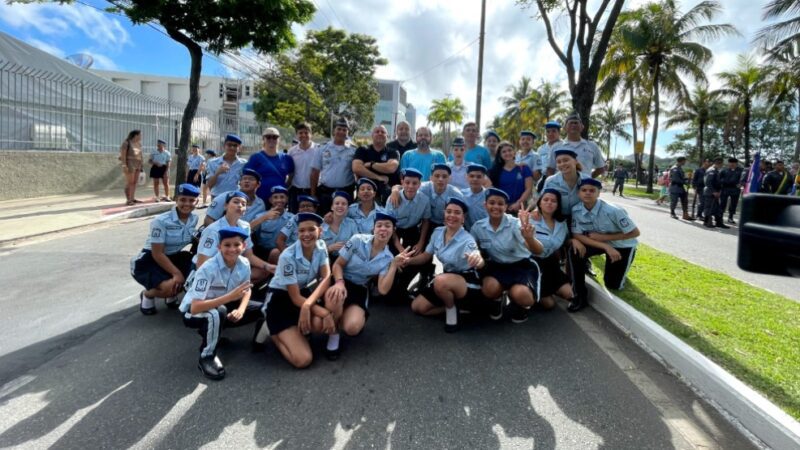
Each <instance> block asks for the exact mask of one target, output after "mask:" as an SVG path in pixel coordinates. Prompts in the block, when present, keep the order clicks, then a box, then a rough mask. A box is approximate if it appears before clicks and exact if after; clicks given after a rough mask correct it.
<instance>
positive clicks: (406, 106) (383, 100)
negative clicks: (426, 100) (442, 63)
mask: <svg viewBox="0 0 800 450" xmlns="http://www.w3.org/2000/svg"><path fill="white" fill-rule="evenodd" d="M376 81H377V82H378V94H379V95H380V100H378V104H377V105H375V118H374V119H373V126H377V125H383V126H385V127H386V129H387V130H389V135H390V136H392V137H394V129H395V127H396V125H397V122H401V121H403V120H405V121H407V122H408V123H409V124H410V125H411V130H415V129H416V121H417V110H416V109H415V108H414V105H412V104H410V103H408V99H407V96H408V95H407V93H406V90H405V88H404V87H403V86H402V84H401V82H400V81H397V80H380V79H378V80H376ZM368 133H369V131H368ZM412 135H413V131H412Z"/></svg>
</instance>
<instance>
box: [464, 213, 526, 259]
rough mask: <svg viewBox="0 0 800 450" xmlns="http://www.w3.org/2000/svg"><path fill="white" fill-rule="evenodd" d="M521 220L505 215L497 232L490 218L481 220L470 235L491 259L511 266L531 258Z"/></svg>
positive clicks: (473, 227)
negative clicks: (521, 228)
mask: <svg viewBox="0 0 800 450" xmlns="http://www.w3.org/2000/svg"><path fill="white" fill-rule="evenodd" d="M519 227H520V225H519V219H517V218H516V217H514V216H512V215H510V214H504V215H503V219H502V220H501V221H500V226H499V227H497V231H495V230H494V228H492V225H491V224H490V223H489V218H488V217H487V218H485V219H481V220H479V221H477V222H475V224H474V225H472V229H471V230H470V233H472V236H473V237H474V238H475V241H477V242H478V246H480V248H481V250H483V251H484V252H486V254H487V255H488V256H489V259H491V260H492V261H495V262H499V263H503V264H511V263H513V262H517V261H519V260H521V259H528V258H530V256H531V252H530V250H528V246H527V245H525V238H523V237H522V232H521V231H520V229H519Z"/></svg>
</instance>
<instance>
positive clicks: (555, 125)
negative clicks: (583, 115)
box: [544, 120, 561, 130]
mask: <svg viewBox="0 0 800 450" xmlns="http://www.w3.org/2000/svg"><path fill="white" fill-rule="evenodd" d="M544 128H545V129H548V128H558V129H559V130H560V129H561V124H560V123H558V121H557V120H551V121H549V122H547V123H546V124H544Z"/></svg>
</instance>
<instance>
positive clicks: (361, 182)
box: [356, 177, 378, 191]
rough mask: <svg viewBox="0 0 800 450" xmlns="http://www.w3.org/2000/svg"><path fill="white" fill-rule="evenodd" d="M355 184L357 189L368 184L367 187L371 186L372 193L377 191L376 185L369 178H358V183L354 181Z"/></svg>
mask: <svg viewBox="0 0 800 450" xmlns="http://www.w3.org/2000/svg"><path fill="white" fill-rule="evenodd" d="M356 184H357V185H358V187H361V185H362V184H368V185H370V186H372V189H373V190H374V191H377V190H378V185H377V184H375V182H374V181H372V180H370V179H369V178H364V177H362V178H359V179H358V181H356Z"/></svg>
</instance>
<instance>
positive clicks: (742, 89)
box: [717, 55, 767, 165]
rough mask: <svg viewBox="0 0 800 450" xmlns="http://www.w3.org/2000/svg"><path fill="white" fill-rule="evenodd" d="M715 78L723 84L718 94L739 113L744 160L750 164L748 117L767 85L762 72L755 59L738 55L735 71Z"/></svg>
mask: <svg viewBox="0 0 800 450" xmlns="http://www.w3.org/2000/svg"><path fill="white" fill-rule="evenodd" d="M717 77H719V79H720V80H721V81H722V82H723V83H724V87H723V88H721V89H719V92H720V93H722V94H723V95H725V96H728V97H730V98H731V99H733V100H735V101H736V107H737V108H738V109H739V111H740V113H741V119H742V129H743V131H744V160H745V164H746V165H749V164H750V117H751V114H752V110H753V100H756V99H757V98H758V97H760V96H761V95H762V94H764V93H765V92H766V87H767V83H766V80H765V78H764V70H763V69H762V68H761V67H759V66H758V64H756V62H755V59H754V58H753V57H752V56H748V55H739V57H738V59H737V65H736V69H734V70H733V71H728V72H722V73H719V74H717Z"/></svg>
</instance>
